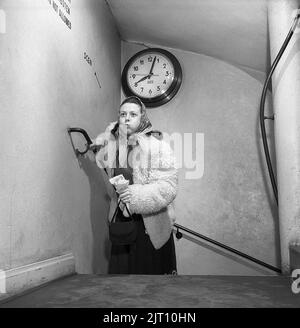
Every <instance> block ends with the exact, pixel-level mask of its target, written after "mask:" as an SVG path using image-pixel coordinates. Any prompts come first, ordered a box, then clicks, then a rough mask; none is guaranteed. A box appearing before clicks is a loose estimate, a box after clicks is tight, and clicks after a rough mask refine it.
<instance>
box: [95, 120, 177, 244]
mask: <svg viewBox="0 0 300 328" xmlns="http://www.w3.org/2000/svg"><path fill="white" fill-rule="evenodd" d="M112 127H113V125H112V124H111V125H109V126H108V128H107V129H106V132H105V133H104V134H102V136H103V137H104V139H106V140H107V141H108V143H107V144H106V147H104V148H102V149H101V150H100V151H99V152H98V153H97V155H96V162H97V165H98V166H99V167H100V168H103V167H105V168H106V170H107V172H108V176H109V177H112V176H113V173H114V171H113V168H112V167H114V164H115V153H116V141H115V138H114V137H113V135H112V134H111V133H110V130H111V129H112ZM146 132H147V131H144V133H141V134H135V135H133V136H132V138H131V139H130V138H129V143H132V144H133V145H134V146H133V150H132V152H131V155H130V156H132V158H133V159H137V160H136V161H134V160H133V164H132V166H133V184H132V185H129V186H128V188H129V189H130V191H131V195H132V197H131V201H130V203H129V209H130V211H131V213H138V214H141V215H142V217H143V220H144V224H145V228H146V231H147V233H148V235H149V237H150V240H151V242H152V244H153V246H154V248H155V249H159V248H161V247H162V246H163V245H164V244H165V243H166V242H167V241H168V239H169V237H170V234H171V233H172V226H173V224H174V222H175V211H174V204H173V201H174V199H175V197H176V194H177V184H178V172H177V166H176V160H175V157H174V155H173V152H172V149H171V148H170V146H169V144H168V143H167V142H165V141H164V140H158V139H157V138H156V137H154V136H152V135H146V134H145V133H146ZM98 137H99V136H98ZM98 137H97V138H98ZM119 156H120V157H119V161H120V163H122V160H123V159H122V158H121V157H122V154H121V153H120V155H119ZM109 157H111V158H110V159H109ZM106 185H107V187H108V192H109V194H110V196H111V203H110V211H109V215H108V219H109V220H111V218H112V216H113V213H114V211H115V209H116V206H117V201H118V200H117V195H116V193H115V191H114V189H113V188H112V186H110V185H109V184H108V183H107V184H106Z"/></svg>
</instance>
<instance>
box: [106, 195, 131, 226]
mask: <svg viewBox="0 0 300 328" xmlns="http://www.w3.org/2000/svg"><path fill="white" fill-rule="evenodd" d="M120 203H121V200H119V201H118V206H116V209H115V211H114V215H113V217H112V219H111V222H114V220H115V218H116V214H117V212H118V209H119V205H120ZM125 207H126V210H127V213H128V214H129V217H130V218H131V219H132V220H133V217H132V214H131V213H130V211H129V209H128V207H127V204H126V203H125Z"/></svg>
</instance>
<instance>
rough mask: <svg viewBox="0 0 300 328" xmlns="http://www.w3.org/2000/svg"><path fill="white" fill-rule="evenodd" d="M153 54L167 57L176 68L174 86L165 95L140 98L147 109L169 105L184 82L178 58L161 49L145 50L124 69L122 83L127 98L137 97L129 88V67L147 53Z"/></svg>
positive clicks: (133, 57) (131, 59) (135, 56)
mask: <svg viewBox="0 0 300 328" xmlns="http://www.w3.org/2000/svg"><path fill="white" fill-rule="evenodd" d="M153 52H158V53H161V54H162V55H164V56H166V57H167V58H168V59H169V60H170V61H171V63H172V64H173V67H174V78H173V81H172V84H171V85H170V86H169V88H168V90H167V91H166V92H165V93H163V94H161V95H159V96H157V97H153V98H151V99H149V98H144V97H141V96H138V97H139V98H140V99H141V101H142V102H143V103H144V104H145V106H146V107H158V106H161V105H163V104H165V103H167V102H168V101H170V100H171V99H172V98H173V97H174V96H175V95H176V93H177V92H178V90H179V88H180V86H181V82H182V69H181V65H180V63H179V61H178V60H177V58H176V57H175V56H174V55H173V54H172V53H170V52H169V51H167V50H164V49H160V48H148V49H145V50H141V51H139V52H137V53H136V54H135V55H133V56H132V57H131V58H130V59H129V60H128V62H127V63H126V65H125V67H124V69H123V72H122V78H121V83H122V89H123V91H124V93H125V95H126V96H127V97H129V96H137V95H136V94H135V93H133V92H132V90H131V89H130V87H129V86H128V83H127V72H128V69H129V67H130V66H131V65H132V63H133V62H134V61H135V60H136V58H137V57H139V56H141V55H145V54H147V53H153Z"/></svg>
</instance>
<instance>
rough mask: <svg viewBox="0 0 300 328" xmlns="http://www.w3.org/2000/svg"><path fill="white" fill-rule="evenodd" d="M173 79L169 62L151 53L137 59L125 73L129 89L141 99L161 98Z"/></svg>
mask: <svg viewBox="0 0 300 328" xmlns="http://www.w3.org/2000/svg"><path fill="white" fill-rule="evenodd" d="M151 68H152V71H151ZM150 71H151V74H149V73H150ZM173 79H174V66H173V64H172V63H171V61H170V60H169V59H168V58H167V57H166V56H163V55H161V54H156V53H151V52H149V53H147V54H145V55H141V56H139V57H137V58H136V60H135V61H133V63H132V64H131V65H130V67H129V69H128V71H127V83H128V86H129V88H130V89H131V90H132V92H133V93H134V94H135V95H137V96H138V97H142V98H154V97H157V96H161V95H162V94H164V93H165V92H166V91H167V90H168V89H169V88H170V86H171V84H172V82H173Z"/></svg>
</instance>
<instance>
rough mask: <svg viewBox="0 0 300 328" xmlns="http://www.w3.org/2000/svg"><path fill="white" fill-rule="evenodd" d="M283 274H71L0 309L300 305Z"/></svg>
mask: <svg viewBox="0 0 300 328" xmlns="http://www.w3.org/2000/svg"><path fill="white" fill-rule="evenodd" d="M291 283H292V280H291V278H289V277H284V276H256V277H253V276H248V277H245V276H167V275H165V276H147V275H83V274H81V275H73V276H70V277H66V278H64V279H59V280H56V281H53V282H51V283H49V284H47V285H45V286H42V287H40V288H37V289H35V290H33V291H29V292H26V293H25V294H23V295H21V296H19V297H12V298H11V299H7V300H4V301H2V302H1V303H0V308H20V307H27V308H38V307H41V308H44V307H60V308H63V307H80V308H81V307H82V308H83V307H97V308H115V307H124V308H138V307H140V308H146V307H150V308H163V307H165V308H171V307H172V308H176V307H184V308H201V307H209V308H218V307H251V308H254V307H272V308H274V307H276V308H277V307H300V293H299V294H295V293H293V292H292V290H291Z"/></svg>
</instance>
